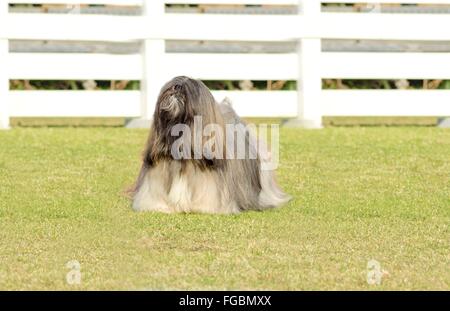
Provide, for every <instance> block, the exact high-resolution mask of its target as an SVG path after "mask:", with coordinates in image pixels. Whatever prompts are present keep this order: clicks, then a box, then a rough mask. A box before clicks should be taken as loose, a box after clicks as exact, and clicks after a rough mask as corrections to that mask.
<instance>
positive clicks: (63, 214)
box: [0, 127, 450, 290]
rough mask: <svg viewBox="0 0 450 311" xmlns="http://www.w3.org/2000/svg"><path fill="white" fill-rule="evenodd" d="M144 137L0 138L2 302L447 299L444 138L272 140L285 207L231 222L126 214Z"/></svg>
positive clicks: (448, 139) (422, 133)
mask: <svg viewBox="0 0 450 311" xmlns="http://www.w3.org/2000/svg"><path fill="white" fill-rule="evenodd" d="M146 137H147V132H146V131H144V130H127V129H123V128H53V129H51V128H50V129H48V128H37V129H20V128H16V129H13V130H11V131H7V132H0V289H3V290H15V289H21V290H25V289H31V290H38V289H44V290H45V289H51V290H53V289H63V290H66V289H69V290H70V289H74V290H79V289H80V290H85V289H89V290H96V289H113V290H116V289H125V290H135V289H137V290H141V289H152V290H153V289H162V290H165V289H214V290H215V289H273V290H319V289H324V290H334V289H361V290H388V289H396V290H397V289H398V290H407V289H408V290H409V289H413V290H422V289H437V290H449V289H450V269H449V268H450V251H449V243H450V232H449V224H450V131H449V130H445V129H437V128H415V127H405V128H386V127H378V128H326V129H324V130H316V131H307V130H296V129H282V131H281V164H280V169H279V171H278V180H279V182H280V184H281V185H282V187H283V188H284V189H285V190H286V191H287V192H289V193H290V194H292V195H293V196H294V198H295V199H294V200H293V201H292V202H291V203H289V204H288V205H287V206H285V207H283V208H281V209H278V210H273V211H268V212H262V213H261V212H250V213H243V214H240V215H234V216H217V215H164V214H154V213H142V214H138V213H135V212H133V211H132V210H131V209H130V202H129V201H128V199H127V198H126V197H125V196H124V195H123V192H124V190H125V189H126V188H127V187H128V186H130V185H131V184H132V183H133V181H134V178H135V177H136V175H137V173H138V168H139V161H140V153H141V150H142V149H143V146H144V142H145V140H146ZM372 259H375V260H377V261H378V262H380V264H381V268H382V269H383V270H385V275H384V277H383V279H382V283H381V285H378V286H376V285H368V283H367V281H366V279H367V263H368V261H369V260H372ZM70 260H77V261H79V262H80V264H81V273H82V280H81V284H80V285H68V284H67V282H66V274H67V273H68V272H69V269H68V268H67V267H66V263H67V262H69V261H70Z"/></svg>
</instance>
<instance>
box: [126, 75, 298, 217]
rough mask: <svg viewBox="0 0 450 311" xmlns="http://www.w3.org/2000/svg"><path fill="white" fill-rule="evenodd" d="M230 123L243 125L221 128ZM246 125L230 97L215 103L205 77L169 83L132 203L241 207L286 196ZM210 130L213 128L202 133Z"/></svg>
mask: <svg viewBox="0 0 450 311" xmlns="http://www.w3.org/2000/svg"><path fill="white" fill-rule="evenodd" d="M197 121H198V122H197ZM197 123H200V125H199V124H197ZM230 126H231V127H235V128H238V130H236V131H235V133H233V135H224V134H223V133H224V131H225V129H227V128H229V127H230ZM246 128H247V124H246V123H245V122H244V121H243V120H242V119H241V118H240V117H239V116H238V115H237V114H236V112H235V111H234V110H233V108H232V106H231V104H230V102H229V100H225V101H224V102H222V103H220V104H219V103H217V102H216V101H215V99H214V97H213V95H212V94H211V92H210V91H209V89H208V87H207V86H206V85H205V84H204V83H203V82H201V81H199V80H195V79H191V78H189V77H185V76H180V77H176V78H174V79H172V80H171V81H169V82H168V83H166V84H165V85H164V86H163V88H162V89H161V92H160V94H159V96H158V100H157V103H156V108H155V113H154V116H153V123H152V127H151V129H150V134H149V137H148V140H147V144H146V147H145V151H144V155H143V161H142V167H141V170H140V173H139V176H138V178H137V181H136V183H135V186H134V187H133V189H132V201H133V202H132V207H133V209H134V210H135V211H139V212H141V211H155V212H163V213H211V214H236V213H240V212H243V211H251V210H256V211H262V210H266V209H270V208H275V207H279V206H281V205H283V204H285V203H287V202H288V201H289V200H290V199H291V197H290V196H289V195H287V194H285V193H284V192H283V191H282V190H281V189H280V187H279V186H278V184H277V182H276V181H275V175H274V170H273V169H264V168H263V166H264V165H265V164H267V162H269V161H270V153H269V152H268V151H266V150H264V149H263V148H260V149H258V140H257V139H256V135H255V134H254V133H252V132H250V131H248V130H247V129H246ZM205 131H206V132H208V133H209V134H210V135H209V136H208V135H206V137H205V136H201V134H202V133H204V132H205ZM181 132H183V134H184V135H183V136H181V137H180V135H179V134H180V133H181ZM235 134H236V135H237V136H240V138H241V139H240V141H241V142H243V143H244V147H245V149H246V152H245V154H244V156H243V157H241V158H238V157H236V154H237V152H236V148H235V147H236V146H237V144H236V142H235V141H234V140H233V139H231V138H234V136H235ZM225 136H227V137H225ZM228 136H230V137H231V136H232V137H231V138H230V137H228ZM196 137H197V141H196ZM195 141H196V143H194V142H195ZM230 141H231V143H230ZM198 145H200V147H199V146H198ZM261 145H263V143H262V142H261Z"/></svg>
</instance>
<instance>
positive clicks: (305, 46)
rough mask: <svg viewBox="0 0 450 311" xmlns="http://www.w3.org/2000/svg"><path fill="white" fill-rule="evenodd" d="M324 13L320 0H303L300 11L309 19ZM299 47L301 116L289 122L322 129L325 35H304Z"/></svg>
mask: <svg viewBox="0 0 450 311" xmlns="http://www.w3.org/2000/svg"><path fill="white" fill-rule="evenodd" d="M320 12H321V1H320V0H299V13H300V14H302V15H303V16H304V17H306V18H307V19H308V20H312V19H314V18H316V17H318V16H319V15H320ZM297 49H298V60H299V77H298V80H297V90H298V102H297V104H298V115H297V118H296V119H293V120H291V121H289V122H288V123H287V125H288V126H293V127H303V128H322V111H321V100H320V97H321V96H320V95H321V92H322V77H321V76H320V55H321V50H322V44H321V38H300V40H299V41H298V47H297Z"/></svg>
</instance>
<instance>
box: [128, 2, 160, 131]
mask: <svg viewBox="0 0 450 311" xmlns="http://www.w3.org/2000/svg"><path fill="white" fill-rule="evenodd" d="M164 14H165V0H144V1H143V15H144V18H145V20H146V21H150V20H151V19H160V18H162V17H163V16H164ZM145 24H146V25H147V27H152V26H151V25H154V23H145ZM141 49H142V50H141V54H142V63H143V77H142V79H141V116H140V118H139V119H135V120H132V121H131V122H129V123H128V124H127V127H128V128H148V127H150V125H151V121H152V117H153V112H154V109H155V104H156V101H157V98H158V94H159V91H160V89H161V87H162V84H163V83H164V81H162V80H161V77H163V76H164V75H163V73H164V71H163V70H164V68H163V67H162V64H163V62H164V55H165V49H166V47H165V41H164V40H160V39H158V40H155V39H145V40H144V41H143V42H142V48H141Z"/></svg>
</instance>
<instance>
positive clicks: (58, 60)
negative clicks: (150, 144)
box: [0, 0, 450, 128]
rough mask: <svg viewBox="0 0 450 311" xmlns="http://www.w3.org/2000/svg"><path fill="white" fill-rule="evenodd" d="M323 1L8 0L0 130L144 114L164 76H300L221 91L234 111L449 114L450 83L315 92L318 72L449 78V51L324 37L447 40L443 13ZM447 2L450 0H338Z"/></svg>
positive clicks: (313, 121) (0, 49) (312, 122)
mask: <svg viewBox="0 0 450 311" xmlns="http://www.w3.org/2000/svg"><path fill="white" fill-rule="evenodd" d="M62 2H64V3H66V4H112V5H143V8H144V10H143V12H144V13H143V15H142V16H110V15H109V16H108V15H83V14H24V13H8V3H12V4H13V3H62ZM331 2H332V3H336V2H339V1H336V0H331V1H329V0H328V1H320V0H147V1H144V0H126V1H125V0H37V1H36V0H9V1H1V3H0V128H8V127H9V119H10V117H132V118H133V117H135V118H142V119H150V118H151V116H152V113H153V109H154V103H155V101H156V96H157V93H158V91H159V89H160V87H161V86H162V84H163V83H164V82H165V81H166V80H168V79H170V78H171V77H173V76H176V75H188V76H192V77H195V78H199V79H205V80H246V79H250V80H297V81H298V85H299V87H298V91H297V92H296V91H220V92H214V94H215V96H216V97H217V99H218V100H220V99H221V98H223V97H225V96H227V97H230V98H231V99H232V101H233V102H234V105H235V108H236V109H237V111H238V113H240V114H241V115H243V116H254V117H271V116H273V117H293V118H296V119H295V120H296V121H297V123H298V124H301V125H303V126H307V127H320V126H321V124H322V116H450V91H446V90H423V91H422V90H322V86H321V81H322V79H324V78H338V79H345V78H347V79H450V53H367V52H354V53H348V52H339V53H338V52H322V51H321V39H377V40H434V41H441V40H445V41H450V31H449V29H450V16H449V15H448V14H379V13H325V12H321V3H331ZM344 2H345V3H357V2H364V3H423V4H433V3H437V4H450V0H414V1H413V0H363V1H351V0H345V1H344ZM166 3H169V4H170V3H172V4H175V3H191V4H202V3H206V4H217V3H218V4H276V5H285V4H286V5H296V4H299V8H300V10H299V11H300V12H299V14H298V15H221V14H176V13H166V12H165V4H166ZM14 39H16V40H44V39H45V40H82V41H112V42H128V41H136V40H137V41H139V42H142V53H141V54H136V55H133V54H132V55H112V54H111V55H108V54H88V53H87V54H81V53H80V54H77V53H61V54H51V53H9V52H8V42H9V40H14ZM172 39H181V40H225V41H297V42H298V53H291V54H213V53H211V54H192V53H191V54H186V53H184V54H183V53H166V52H165V42H164V40H172ZM11 79H28V80H32V79H36V80H46V79H53V80H69V79H70V80H72V79H73V80H89V79H96V80H141V85H142V90H141V91H9V84H8V81H9V80H11Z"/></svg>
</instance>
